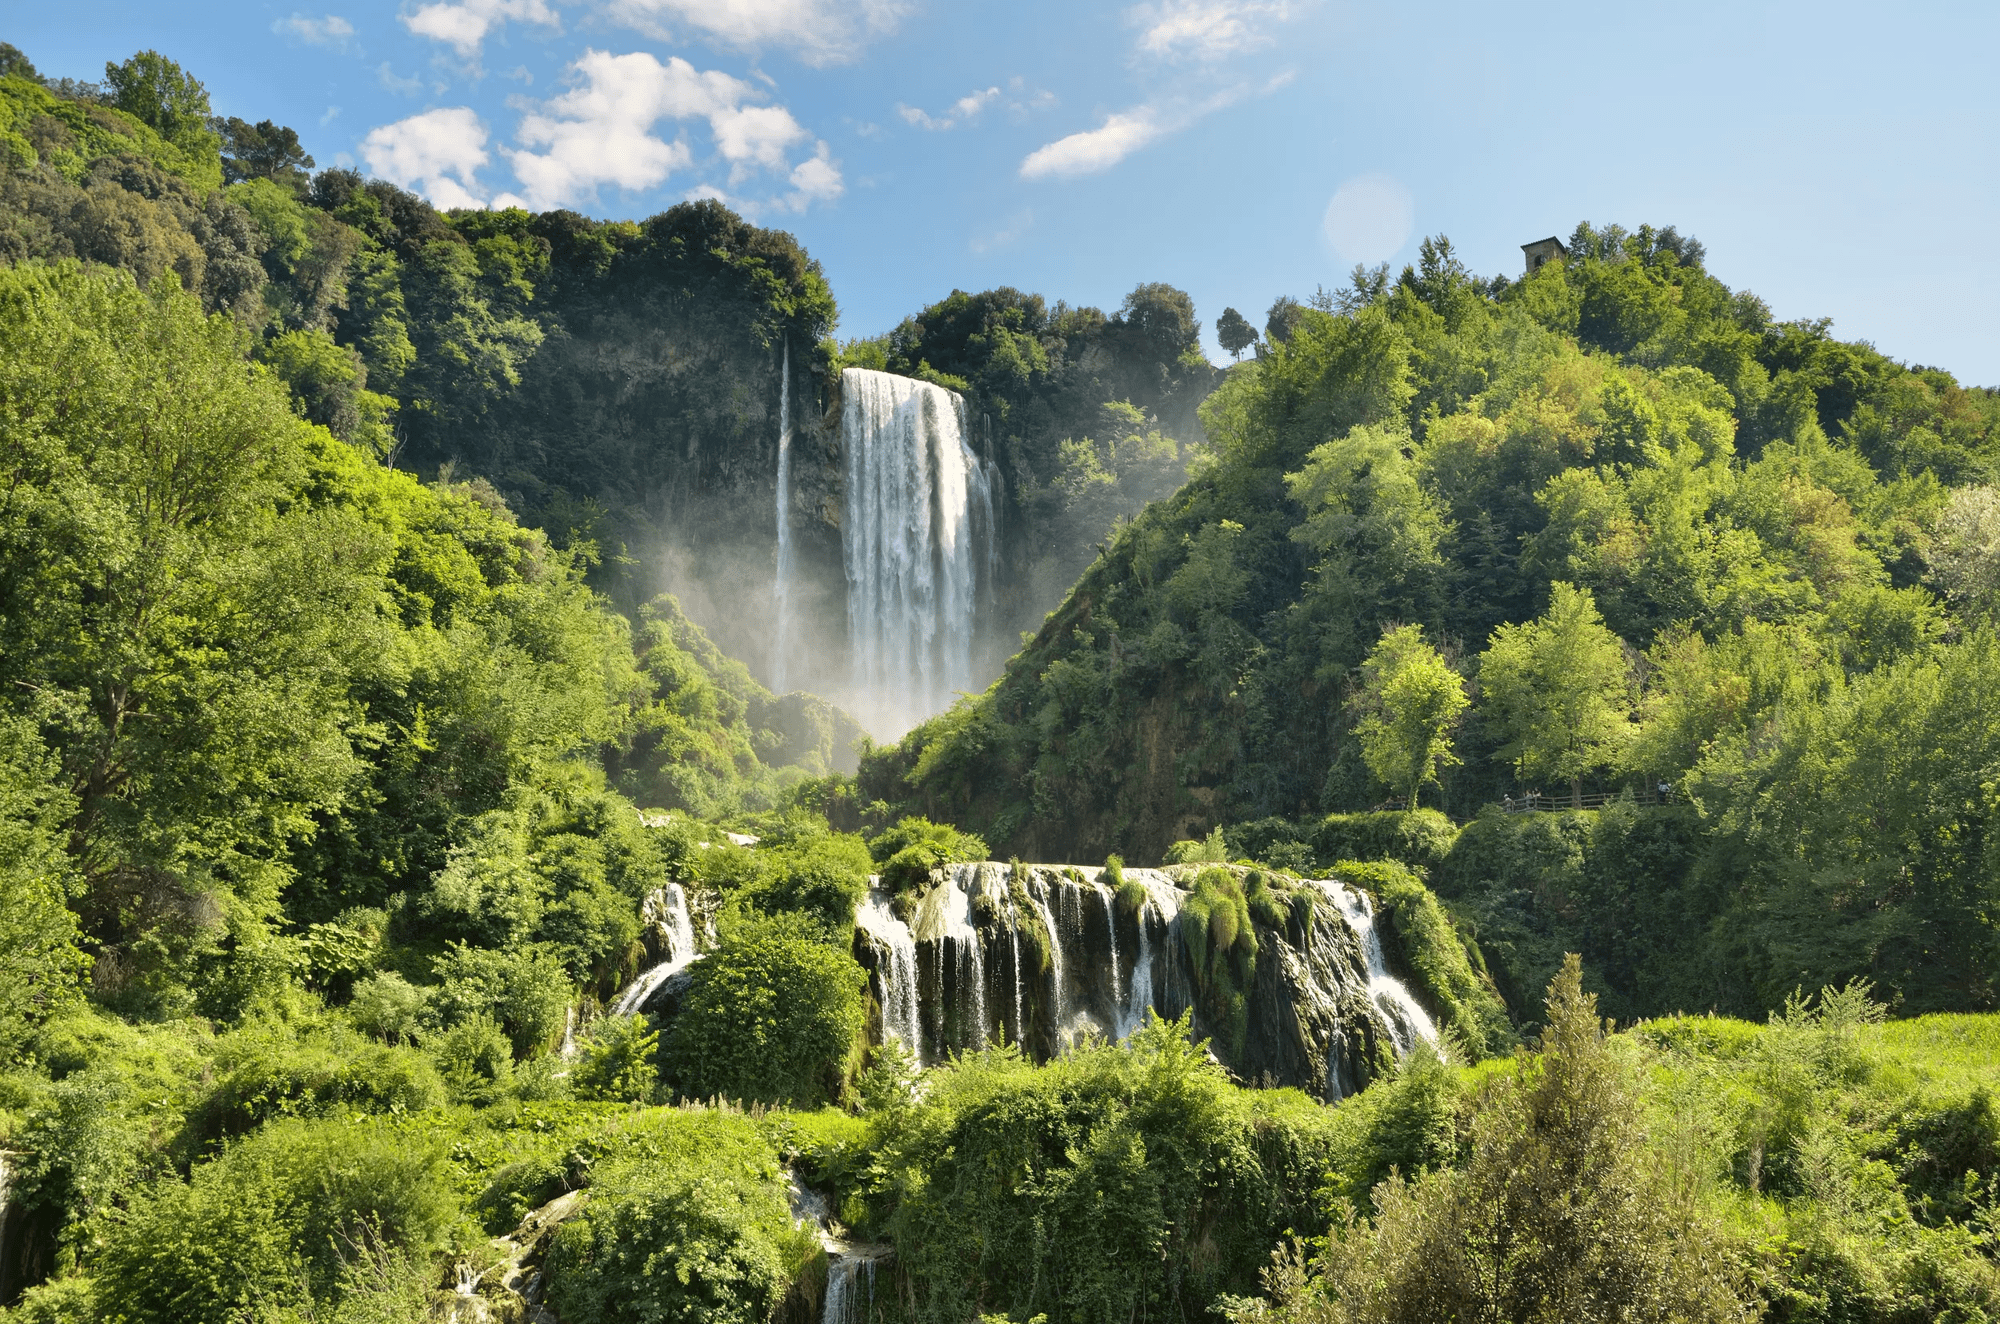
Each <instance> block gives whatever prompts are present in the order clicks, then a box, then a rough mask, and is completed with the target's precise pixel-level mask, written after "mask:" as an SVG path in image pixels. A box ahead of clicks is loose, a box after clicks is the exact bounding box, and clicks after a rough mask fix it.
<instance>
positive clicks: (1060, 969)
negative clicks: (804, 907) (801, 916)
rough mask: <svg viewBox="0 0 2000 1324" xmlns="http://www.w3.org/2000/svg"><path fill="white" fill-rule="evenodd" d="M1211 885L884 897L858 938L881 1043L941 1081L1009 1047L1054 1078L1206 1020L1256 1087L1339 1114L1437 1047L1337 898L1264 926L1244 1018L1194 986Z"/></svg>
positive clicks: (1171, 873)
mask: <svg viewBox="0 0 2000 1324" xmlns="http://www.w3.org/2000/svg"><path fill="white" fill-rule="evenodd" d="M1195 872H1196V870H1194V869H1193V868H1189V867H1181V868H1177V869H1171V870H1152V869H1128V870H1126V871H1125V874H1124V877H1125V879H1126V882H1127V886H1126V887H1125V888H1124V889H1122V892H1114V891H1113V889H1112V887H1111V886H1110V885H1109V884H1108V882H1107V881H1106V879H1105V877H1104V875H1103V871H1102V870H1099V869H1095V868H1078V867H1075V866H1064V867H1055V866H1049V865H1020V866H1009V865H1004V864H995V863H991V862H988V863H981V864H962V865H955V866H953V867H951V868H950V869H949V870H947V871H946V872H945V874H944V876H943V877H942V878H941V879H939V880H938V881H937V882H935V883H934V884H933V885H931V886H930V887H928V888H926V889H924V890H922V891H921V893H920V894H914V895H913V894H905V895H903V896H900V897H895V896H891V895H890V894H889V893H888V892H887V891H885V890H882V889H880V888H876V889H875V890H873V891H872V892H871V893H870V895H869V897H868V899H867V901H866V902H865V904H864V905H863V907H862V909H861V912H860V915H859V916H858V924H857V928H856V933H855V954H856V956H857V957H858V959H859V960H860V961H861V963H862V964H863V966H864V967H866V968H867V970H868V971H869V987H870V992H871V994H872V1010H871V1022H870V1033H871V1036H872V1038H873V1039H874V1040H875V1041H876V1042H878V1043H879V1042H881V1041H883V1040H885V1039H887V1038H890V1037H894V1038H898V1039H901V1040H902V1041H903V1042H904V1043H906V1044H907V1045H908V1046H909V1047H910V1049H911V1051H912V1052H913V1053H914V1054H915V1055H916V1057H917V1058H918V1060H919V1061H920V1062H921V1063H922V1064H923V1065H925V1066H935V1065H937V1064H939V1063H941V1062H944V1061H945V1060H947V1059H948V1058H949V1057H950V1056H951V1055H952V1054H954V1053H957V1052H964V1051H969V1050H973V1049H978V1048H981V1047H987V1046H992V1045H995V1044H999V1043H1001V1042H1007V1043H1018V1044H1021V1045H1023V1046H1024V1048H1025V1049H1026V1050H1027V1051H1028V1052H1029V1053H1030V1054H1031V1055H1032V1056H1034V1057H1035V1058H1037V1059H1042V1060H1046V1059H1047V1058H1049V1057H1052V1056H1054V1055H1056V1054H1058V1053H1060V1052H1061V1051H1062V1050H1063V1049H1064V1048H1066V1047H1068V1046H1070V1045H1072V1044H1074V1043H1076V1042H1078V1041H1079V1040H1081V1039H1083V1038H1084V1037H1086V1036H1098V1037H1102V1038H1107V1039H1122V1038H1124V1037H1125V1036H1126V1035H1128V1034H1130V1033H1131V1032H1132V1031H1133V1030H1134V1029H1136V1028H1138V1027H1139V1026H1140V1025H1141V1024H1143V1023H1144V1022H1145V1018H1146V1013H1147V1011H1148V1009H1151V1010H1152V1011H1154V1012H1157V1013H1158V1014H1159V1015H1160V1016H1162V1017H1164V1018H1167V1019H1172V1018H1174V1017H1177V1016H1179V1015H1181V1014H1182V1013H1183V1012H1192V1013H1193V1016H1192V1019H1193V1027H1194V1032H1195V1034H1196V1035H1197V1036H1198V1037H1204V1038H1207V1039H1208V1040H1209V1041H1210V1044H1211V1049H1212V1051H1213V1052H1214V1053H1215V1055H1216V1056H1217V1058H1218V1059H1219V1060H1220V1061H1221V1062H1222V1063H1223V1065H1224V1066H1226V1067H1227V1068H1229V1070H1230V1071H1231V1072H1233V1073H1234V1074H1235V1075H1236V1076H1237V1077H1238V1078H1240V1079H1242V1080H1244V1081H1246V1082H1250V1083H1256V1084H1271V1085H1292V1086H1297V1087H1299V1088H1301V1089H1304V1090H1306V1091H1307V1092H1309V1093H1311V1094H1312V1095H1314V1096H1315V1097H1317V1098H1321V1099H1328V1100H1331V1099H1338V1098H1341V1097H1343V1096H1345V1095H1347V1094H1350V1093H1353V1092H1354V1091H1356V1090H1358V1089H1360V1088H1362V1087H1363V1086H1365V1085H1366V1084H1367V1083H1368V1081H1369V1080H1370V1079H1372V1078H1373V1076H1374V1075H1375V1074H1376V1073H1377V1072H1379V1071H1381V1070H1383V1069H1384V1068H1385V1067H1387V1066H1389V1065H1390V1064H1392V1063H1393V1062H1394V1060H1395V1058H1396V1056H1397V1055H1399V1054H1401V1053H1403V1052H1407V1051H1408V1050H1409V1049H1410V1048H1411V1047H1413V1046H1414V1045H1415V1043H1416V1042H1417V1040H1419V1039H1425V1038H1428V1039H1433V1040H1434V1039H1435V1037H1436V1031H1435V1030H1434V1029H1433V1028H1432V1026H1431V1022H1430V1018H1429V1016H1428V1015H1427V1014H1426V1013H1425V1012H1424V1011H1423V1009H1422V1007H1421V1006H1420V1005H1419V1004H1418V1002H1417V1000H1416V999H1415V997H1414V996H1412V994H1411V993H1410V991H1409V990H1408V989H1407V988H1406V987H1405V986H1404V985H1403V984H1402V983H1401V982H1400V981H1399V980H1397V979H1396V978H1395V977H1394V976H1392V975H1390V974H1389V973H1388V971H1387V970H1386V969H1385V968H1384V966H1383V961H1382V954H1381V949H1380V946H1379V944H1377V943H1376V942H1375V939H1374V933H1373V913H1372V909H1371V907H1370V904H1369V902H1368V899H1367V897H1366V896H1365V895H1363V894H1360V893H1358V892H1355V891H1353V890H1351V889H1349V888H1347V887H1345V886H1344V885H1343V884H1341V883H1340V882H1338V881H1336V880H1320V881H1313V882H1304V883H1300V884H1298V885H1297V887H1298V889H1301V890H1305V891H1308V892H1310V894H1311V904H1310V905H1307V906H1293V907H1291V908H1290V910H1289V912H1288V918H1287V920H1286V921H1285V923H1284V924H1283V925H1282V926H1280V925H1275V924H1273V923H1270V922H1269V921H1268V919H1266V918H1261V917H1259V918H1253V919H1252V921H1251V923H1252V925H1253V927H1254V932H1255V935H1256V947H1257V956H1256V960H1255V963H1254V971H1253V973H1252V976H1251V978H1250V979H1249V980H1248V981H1247V983H1246V985H1245V986H1244V987H1243V988H1241V989H1240V990H1234V992H1235V993H1237V994H1239V995H1240V998H1241V1001H1240V1003H1233V1002H1232V1001H1231V999H1230V998H1228V997H1225V996H1223V995H1222V991H1221V990H1219V989H1218V988H1217V986H1216V981H1215V980H1214V978H1212V977H1208V976H1206V975H1205V974H1204V973H1203V972H1198V971H1196V970H1195V969H1194V968H1193V959H1192V958H1191V955H1190V953H1191V952H1194V951H1199V950H1201V944H1203V943H1205V942H1206V936H1205V933H1204V935H1203V936H1202V938H1201V939H1200V942H1199V943H1191V942H1190V941H1189V936H1190V935H1189V932H1188V931H1187V928H1186V924H1185V921H1184V920H1183V916H1182V909H1183V905H1184V903H1185V902H1186V901H1187V899H1188V896H1189V893H1188V890H1187V888H1188V885H1189V884H1190V883H1191V882H1192V879H1193V875H1194V873H1195ZM1133 884H1136V886H1133Z"/></svg>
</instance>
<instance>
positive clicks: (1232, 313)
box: [1215, 308, 1257, 359]
mask: <svg viewBox="0 0 2000 1324" xmlns="http://www.w3.org/2000/svg"><path fill="white" fill-rule="evenodd" d="M1215 338H1216V339H1217V340H1219V341H1221V342H1222V347H1223V348H1224V349H1226V350H1228V351H1229V357H1230V358H1232V359H1240V358H1242V357H1243V351H1244V350H1246V349H1248V348H1250V346H1252V345H1254V344H1256V343H1257V328H1256V327H1254V326H1252V325H1250V319H1249V318H1247V317H1245V316H1244V315H1243V314H1242V313H1239V312H1237V311H1236V310H1235V309H1234V308H1224V309H1223V310H1222V316H1220V317H1218V318H1216V319H1215Z"/></svg>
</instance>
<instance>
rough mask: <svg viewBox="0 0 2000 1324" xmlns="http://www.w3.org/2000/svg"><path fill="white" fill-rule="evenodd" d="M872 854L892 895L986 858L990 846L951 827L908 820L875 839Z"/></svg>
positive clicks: (871, 844)
mask: <svg viewBox="0 0 2000 1324" xmlns="http://www.w3.org/2000/svg"><path fill="white" fill-rule="evenodd" d="M868 853H869V854H870V855H871V856H872V857H873V858H874V860H875V862H876V864H878V865H880V866H881V876H882V883H883V885H884V886H886V887H888V888H889V889H890V890H892V891H897V892H901V891H904V890H906V889H909V888H914V887H922V886H924V885H925V884H926V883H928V882H929V881H930V880H931V878H932V877H933V876H934V875H935V873H936V871H937V870H939V869H941V868H943V867H944V866H946V865H949V864H970V863H972V862H973V861H975V860H983V859H985V858H986V854H987V851H986V842H985V841H984V840H983V839H981V838H979V837H976V836H974V835H972V834H971V833H969V832H960V831H959V830H958V829H957V828H955V827H952V826H951V825H950V824H949V823H933V822H931V821H930V820H929V819H927V818H905V819H903V820H902V821H901V822H899V823H897V824H896V826H894V827H892V828H890V829H889V830H888V831H887V832H884V833H882V834H881V835H880V836H878V837H875V838H873V839H871V840H870V841H869V843H868Z"/></svg>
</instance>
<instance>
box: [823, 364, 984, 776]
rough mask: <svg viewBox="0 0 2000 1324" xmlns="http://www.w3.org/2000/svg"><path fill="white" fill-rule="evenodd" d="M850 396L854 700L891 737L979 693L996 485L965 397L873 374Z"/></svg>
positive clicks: (844, 395) (847, 536)
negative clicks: (970, 432)
mask: <svg viewBox="0 0 2000 1324" xmlns="http://www.w3.org/2000/svg"><path fill="white" fill-rule="evenodd" d="M840 389H841V400H842V406H841V425H840V427H841V445H842V449H843V451H844V452H845V455H846V470H847V472H846V479H847V509H846V520H845V522H844V524H843V527H842V537H843V539H844V542H845V547H844V551H845V556H846V567H847V621H848V640H849V646H850V648H851V650H852V658H853V666H854V677H853V680H854V688H855V693H856V698H855V700H854V703H855V706H856V708H857V709H858V710H860V713H859V715H860V716H861V717H862V719H863V724H864V725H867V726H868V727H869V728H870V729H871V730H872V731H873V732H874V733H875V734H876V735H878V736H880V737H883V738H892V737H895V736H899V735H901V734H902V733H903V732H904V731H906V730H908V729H909V728H910V727H911V726H913V725H915V724H916V723H917V722H919V721H921V720H923V719H924V718H926V717H929V716H931V715H932V714H934V713H937V712H940V711H942V710H943V709H944V708H945V707H946V706H947V705H949V704H950V703H951V700H952V696H953V694H955V693H957V692H958V691H961V690H968V689H971V688H972V687H973V674H972V640H973V632H974V626H975V620H976V617H977V614H978V606H979V593H980V585H981V583H982V581H983V580H990V578H991V576H992V571H993V558H994V554H995V546H994V538H993V483H992V478H991V475H990V474H989V473H988V471H987V468H986V466H985V465H984V464H982V463H981V462H980V459H979V457H978V456H977V455H975V454H974V453H973V451H972V447H971V446H970V444H968V441H967V437H966V419H965V402H964V401H963V400H962V399H960V398H959V397H958V396H957V395H955V394H953V393H952V392H950V391H947V390H945V389H944V388H943V387H941V386H934V385H932V384H931V383H929V382H920V381H917V380H915V379H913V378H909V377H898V376H896V375H895V374H893V373H887V372H876V371H874V370H872V369H868V368H848V369H846V370H845V371H843V372H842V373H841V388H840Z"/></svg>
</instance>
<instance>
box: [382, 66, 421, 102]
mask: <svg viewBox="0 0 2000 1324" xmlns="http://www.w3.org/2000/svg"><path fill="white" fill-rule="evenodd" d="M375 81H376V82H378V83H380V84H382V86H383V87H385V88H387V89H388V90H389V91H391V92H394V93H396V95H398V96H405V97H413V96H415V95H416V94H417V93H419V92H421V91H423V90H424V80H423V79H421V78H418V77H417V76H416V75H415V74H412V75H410V76H409V77H408V78H404V77H402V76H401V75H399V74H398V73H397V72H396V71H395V70H394V69H392V68H390V67H389V62H388V61H387V60H384V61H382V63H381V65H380V66H379V67H377V68H376V70H375Z"/></svg>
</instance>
